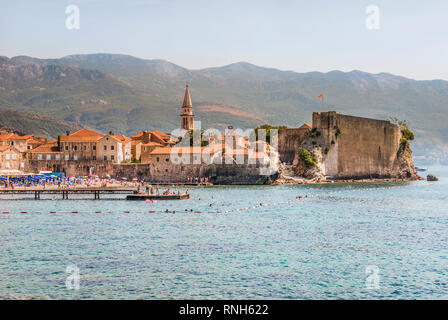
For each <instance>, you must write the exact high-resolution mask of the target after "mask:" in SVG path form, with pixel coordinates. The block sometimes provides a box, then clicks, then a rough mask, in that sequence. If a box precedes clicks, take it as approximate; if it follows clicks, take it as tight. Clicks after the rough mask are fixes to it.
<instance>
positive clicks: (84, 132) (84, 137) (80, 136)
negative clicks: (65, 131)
mask: <svg viewBox="0 0 448 320" xmlns="http://www.w3.org/2000/svg"><path fill="white" fill-rule="evenodd" d="M102 137H104V135H103V134H101V133H98V132H95V131H92V130H88V129H79V130H77V131H75V132H73V133H72V134H70V135H68V136H67V135H65V136H61V141H62V142H96V141H98V140H99V139H101V138H102Z"/></svg>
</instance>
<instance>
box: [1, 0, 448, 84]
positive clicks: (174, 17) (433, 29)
mask: <svg viewBox="0 0 448 320" xmlns="http://www.w3.org/2000/svg"><path fill="white" fill-rule="evenodd" d="M69 4H74V5H77V6H78V7H79V10H80V29H79V30H69V29H67V28H66V23H65V21H66V19H67V17H68V14H66V13H65V9H66V7H67V6H68V5H69ZM369 5H375V6H377V7H378V8H379V27H380V29H375V30H369V29H368V28H367V27H366V18H367V17H368V16H370V15H369V14H366V7H367V6H369ZM98 52H107V53H123V54H130V55H134V56H137V57H141V58H147V59H165V60H169V61H171V62H173V63H176V64H179V65H181V66H183V67H187V68H190V69H199V68H205V67H212V66H221V65H225V64H229V63H233V62H238V61H247V62H250V63H254V64H257V65H260V66H265V67H274V68H279V69H282V70H293V71H297V72H306V71H322V72H327V71H330V70H335V69H338V70H342V71H351V70H353V69H358V70H363V71H367V72H373V73H378V72H390V73H394V74H398V75H403V76H406V77H410V78H415V79H445V80H448V1H447V0H438V1H437V0H426V1H422V0H420V1H412V0H382V1H381V0H376V1H374V0H371V1H364V0H352V1H348V0H337V1H335V0H328V1H324V0H323V1H319V0H308V1H300V0H296V1H282V0H277V1H264V0H257V1H251V0H237V1H234V0H207V1H196V0H182V1H179V0H71V1H65V0H38V1H36V0H29V1H23V0H1V1H0V55H6V56H9V57H11V56H16V55H29V56H35V57H41V58H57V57H62V56H64V55H68V54H75V53H98Z"/></svg>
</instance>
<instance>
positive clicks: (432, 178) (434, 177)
mask: <svg viewBox="0 0 448 320" xmlns="http://www.w3.org/2000/svg"><path fill="white" fill-rule="evenodd" d="M426 180H427V181H439V179H438V178H437V177H436V176H434V175H432V174H428V175H427V176H426Z"/></svg>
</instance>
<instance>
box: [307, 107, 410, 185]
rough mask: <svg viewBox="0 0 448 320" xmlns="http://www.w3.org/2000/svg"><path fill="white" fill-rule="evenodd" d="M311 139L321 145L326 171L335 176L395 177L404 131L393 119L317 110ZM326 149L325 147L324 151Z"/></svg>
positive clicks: (322, 164) (324, 171)
mask: <svg viewBox="0 0 448 320" xmlns="http://www.w3.org/2000/svg"><path fill="white" fill-rule="evenodd" d="M311 135H312V136H313V135H314V137H312V138H309V139H308V140H309V142H308V143H310V142H311V144H312V145H313V144H314V145H319V146H321V148H322V150H323V159H322V163H321V169H322V172H323V174H324V175H326V176H333V177H334V178H340V179H346V178H371V177H394V176H395V175H396V171H397V153H398V150H399V148H400V138H401V131H400V129H399V128H398V126H396V125H394V124H392V123H391V122H390V121H384V120H376V119H368V118H361V117H354V116H348V115H343V114H339V113H337V112H335V111H329V112H314V113H313V130H312V132H311ZM325 150H326V151H325Z"/></svg>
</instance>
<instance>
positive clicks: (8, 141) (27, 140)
mask: <svg viewBox="0 0 448 320" xmlns="http://www.w3.org/2000/svg"><path fill="white" fill-rule="evenodd" d="M45 142H46V141H45V140H43V139H36V138H34V135H32V134H27V135H24V136H19V135H17V134H15V133H5V134H1V135H0V145H3V146H4V145H9V146H13V147H15V148H16V149H17V150H19V151H20V152H25V151H27V150H31V149H33V148H36V147H37V146H39V145H41V144H43V143H45Z"/></svg>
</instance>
